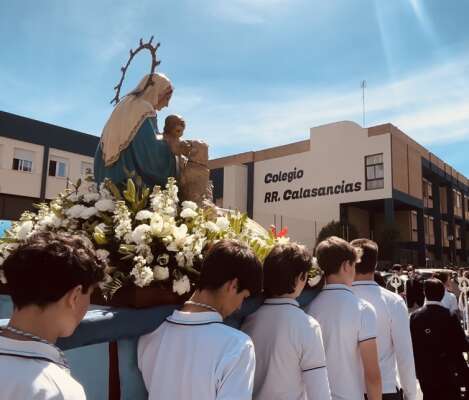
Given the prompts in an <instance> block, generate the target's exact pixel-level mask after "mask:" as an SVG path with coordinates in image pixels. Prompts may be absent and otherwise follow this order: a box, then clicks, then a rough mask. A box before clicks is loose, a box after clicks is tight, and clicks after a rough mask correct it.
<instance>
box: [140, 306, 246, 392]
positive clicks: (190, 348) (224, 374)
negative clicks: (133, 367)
mask: <svg viewBox="0 0 469 400" xmlns="http://www.w3.org/2000/svg"><path fill="white" fill-rule="evenodd" d="M138 367H139V369H140V371H142V375H143V381H144V382H145V386H146V388H147V390H148V394H149V397H148V399H149V400H161V399H171V400H202V399H203V400H214V399H217V400H221V399H223V400H228V399H230V400H231V399H237V400H248V399H249V400H250V399H251V398H252V389H253V384H254V369H255V354H254V345H253V344H252V341H251V339H250V338H249V336H247V335H246V334H245V333H243V332H241V331H238V330H237V329H234V328H231V327H229V326H227V325H224V324H223V321H222V317H221V315H220V314H218V313H216V312H200V313H191V312H183V311H174V313H173V314H172V315H171V316H170V317H168V318H167V319H166V321H165V322H163V324H161V325H160V326H159V327H158V328H157V329H156V330H155V331H154V332H152V333H150V334H148V335H144V336H142V337H141V338H140V339H139V342H138Z"/></svg>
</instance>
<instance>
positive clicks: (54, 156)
mask: <svg viewBox="0 0 469 400" xmlns="http://www.w3.org/2000/svg"><path fill="white" fill-rule="evenodd" d="M50 160H59V161H61V160H65V161H66V163H67V177H68V179H69V185H70V183H75V182H77V181H78V179H80V178H83V176H82V174H81V167H82V163H83V162H86V163H89V164H91V166H93V158H92V157H88V156H85V155H82V154H76V153H70V152H68V151H63V150H58V149H54V148H51V149H50V151H49V161H50ZM67 177H60V176H49V173H47V181H46V199H52V198H54V197H56V196H57V195H58V194H59V193H60V192H62V191H63V190H65V188H66V187H67Z"/></svg>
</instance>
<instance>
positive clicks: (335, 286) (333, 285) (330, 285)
mask: <svg viewBox="0 0 469 400" xmlns="http://www.w3.org/2000/svg"><path fill="white" fill-rule="evenodd" d="M322 290H346V291H347V292H350V293H352V294H353V291H352V289H351V288H350V286H347V285H344V284H342V283H327V284H326V285H325V286H324V289H322Z"/></svg>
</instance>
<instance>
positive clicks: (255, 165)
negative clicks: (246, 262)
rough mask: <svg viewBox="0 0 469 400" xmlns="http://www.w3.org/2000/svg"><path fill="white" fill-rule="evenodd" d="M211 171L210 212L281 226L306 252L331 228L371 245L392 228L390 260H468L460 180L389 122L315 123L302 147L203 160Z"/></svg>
mask: <svg viewBox="0 0 469 400" xmlns="http://www.w3.org/2000/svg"><path fill="white" fill-rule="evenodd" d="M210 168H211V178H212V181H213V182H214V186H215V188H214V189H215V190H214V194H215V202H216V203H217V205H219V206H223V207H225V208H231V209H238V210H240V211H244V212H248V214H249V215H250V216H251V217H253V218H254V219H255V220H256V221H257V222H259V223H261V224H262V225H264V226H265V227H268V226H270V225H274V226H275V227H276V229H277V230H279V229H282V228H284V227H288V231H289V236H290V237H291V238H292V239H294V240H296V241H299V242H302V243H304V244H306V245H308V246H310V247H313V246H314V245H315V244H316V238H317V236H318V234H319V232H320V230H321V228H322V227H324V226H325V225H326V224H328V223H329V222H331V221H339V222H341V225H342V227H343V236H344V237H349V238H352V236H359V237H368V238H372V239H375V240H376V239H377V237H378V235H379V234H380V232H383V230H384V229H385V228H386V227H389V226H391V225H392V226H394V227H395V228H396V229H397V230H398V231H399V236H400V237H399V249H398V252H397V259H396V260H394V261H396V262H397V261H400V262H411V263H414V264H420V265H423V264H425V263H427V264H428V261H430V262H438V261H441V262H443V261H444V262H454V263H456V262H459V263H463V262H466V261H467V253H466V248H467V249H468V250H469V234H466V231H467V229H468V226H467V222H466V221H467V220H468V219H469V214H468V212H467V210H468V207H467V206H468V197H467V195H468V193H469V192H468V182H467V179H466V178H465V177H464V176H462V175H461V174H459V173H457V171H455V170H454V169H452V168H451V167H450V166H448V165H447V164H445V163H444V162H442V161H441V160H439V159H438V158H437V157H436V156H434V155H433V154H431V153H430V152H428V151H427V150H426V149H424V148H423V147H422V146H420V145H419V144H417V143H416V142H414V141H413V140H412V139H411V138H410V137H408V136H407V135H405V134H404V133H403V132H401V131H400V130H399V129H397V128H396V127H394V126H393V125H391V124H385V125H379V126H376V127H370V128H362V127H360V126H359V125H357V124H355V123H353V122H337V123H332V124H328V125H324V126H319V127H315V128H312V129H311V132H310V139H309V140H305V141H302V142H297V143H293V144H290V145H286V146H280V147H275V148H271V149H267V150H262V151H257V152H248V153H242V154H237V155H233V156H229V157H224V158H220V159H215V160H211V161H210ZM436 197H438V201H437V202H435V201H434V199H436ZM434 203H438V204H434ZM430 205H431V207H430ZM457 206H458V207H459V208H457ZM352 229H353V231H354V232H353V233H352V232H351V230H352ZM448 236H449V237H450V238H451V237H453V240H448Z"/></svg>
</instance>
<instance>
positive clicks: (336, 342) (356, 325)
mask: <svg viewBox="0 0 469 400" xmlns="http://www.w3.org/2000/svg"><path fill="white" fill-rule="evenodd" d="M316 257H317V259H318V263H319V266H320V267H321V269H322V270H323V271H324V274H325V275H326V286H325V287H324V289H323V290H322V291H321V293H319V295H318V296H317V297H316V298H315V299H314V300H313V301H312V302H311V304H310V305H309V306H308V308H307V312H308V313H309V314H310V315H311V316H313V317H314V318H315V319H316V320H317V321H318V322H319V325H320V326H321V329H322V335H323V339H324V347H325V350H326V364H327V372H328V375H329V383H330V386H331V392H332V399H333V400H363V397H364V393H365V392H366V393H367V395H368V399H369V400H378V399H381V376H380V372H379V364H378V351H377V347H376V314H375V311H374V309H373V307H372V306H371V305H370V304H369V303H367V302H365V301H364V300H361V299H359V298H358V297H357V296H355V294H354V293H353V291H352V288H351V286H352V283H353V279H354V277H355V263H356V262H357V261H358V260H359V254H358V251H357V250H356V249H355V248H354V247H352V246H351V245H350V244H349V243H348V242H346V241H345V240H343V239H340V238H338V237H335V236H331V237H329V238H328V239H326V240H324V241H322V242H321V243H319V244H318V246H317V247H316ZM364 382H365V384H364Z"/></svg>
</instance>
